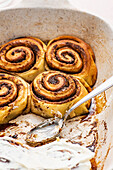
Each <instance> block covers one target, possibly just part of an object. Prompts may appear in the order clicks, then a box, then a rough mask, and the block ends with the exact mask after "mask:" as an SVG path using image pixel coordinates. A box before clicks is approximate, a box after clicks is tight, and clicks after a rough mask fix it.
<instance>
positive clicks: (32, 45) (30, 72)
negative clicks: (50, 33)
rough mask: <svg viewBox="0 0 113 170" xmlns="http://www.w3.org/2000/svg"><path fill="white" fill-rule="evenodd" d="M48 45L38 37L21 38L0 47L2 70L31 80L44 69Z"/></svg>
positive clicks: (0, 65) (0, 68)
mask: <svg viewBox="0 0 113 170" xmlns="http://www.w3.org/2000/svg"><path fill="white" fill-rule="evenodd" d="M45 51H46V45H45V44H44V43H43V42H42V41H41V40H40V39H37V38H33V37H28V38H27V37H26V38H19V39H15V40H12V41H9V42H8V43H6V44H4V45H3V46H2V47H1V49H0V72H6V73H11V74H14V75H15V74H16V75H18V76H20V77H22V78H23V79H25V80H26V81H28V82H31V81H32V80H33V79H34V78H35V77H36V76H37V75H38V74H39V73H41V72H43V71H44V60H45V59H44V57H45Z"/></svg>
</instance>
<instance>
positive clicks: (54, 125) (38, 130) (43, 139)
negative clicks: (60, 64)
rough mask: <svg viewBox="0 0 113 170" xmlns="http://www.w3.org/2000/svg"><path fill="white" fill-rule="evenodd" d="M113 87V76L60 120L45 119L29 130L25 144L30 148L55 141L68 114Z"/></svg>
mask: <svg viewBox="0 0 113 170" xmlns="http://www.w3.org/2000/svg"><path fill="white" fill-rule="evenodd" d="M112 86H113V76H112V77H110V78H109V79H108V80H106V81H105V82H104V83H102V84H101V85H100V86H98V87H97V88H96V89H94V90H93V91H91V92H90V93H89V94H88V95H86V96H85V97H84V98H82V99H81V100H80V101H78V102H77V103H76V104H74V105H73V106H72V107H71V108H70V109H69V110H68V111H67V112H66V113H65V114H64V116H63V117H62V118H51V119H47V120H45V121H44V122H42V123H40V124H39V125H37V126H36V127H35V128H33V129H31V130H30V131H29V132H28V133H27V137H26V142H27V144H29V145H31V146H38V145H42V144H44V143H47V142H49V141H52V140H54V139H56V137H58V136H59V133H60V131H61V129H62V127H63V125H64V122H65V121H66V119H67V117H68V116H69V114H70V113H71V112H72V111H73V110H74V109H75V108H77V107H78V106H80V105H81V104H83V103H84V102H86V101H88V100H90V99H91V98H93V97H95V96H96V95H98V94H100V93H102V92H104V91H105V90H107V89H108V88H110V87H112Z"/></svg>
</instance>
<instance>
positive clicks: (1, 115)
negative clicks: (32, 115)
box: [0, 73, 30, 124]
mask: <svg viewBox="0 0 113 170" xmlns="http://www.w3.org/2000/svg"><path fill="white" fill-rule="evenodd" d="M29 111H30V88H29V84H28V83H27V82H25V81H24V80H23V79H22V78H20V77H17V76H13V75H9V74H5V73H0V124H2V123H7V122H8V121H9V120H11V119H12V118H15V117H17V116H18V115H20V114H23V113H28V112H29Z"/></svg>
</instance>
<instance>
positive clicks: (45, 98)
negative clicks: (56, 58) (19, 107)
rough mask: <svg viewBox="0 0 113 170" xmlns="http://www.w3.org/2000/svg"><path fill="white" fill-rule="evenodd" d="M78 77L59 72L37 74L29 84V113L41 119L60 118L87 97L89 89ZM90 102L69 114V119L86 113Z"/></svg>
mask: <svg viewBox="0 0 113 170" xmlns="http://www.w3.org/2000/svg"><path fill="white" fill-rule="evenodd" d="M81 79H82V78H79V77H72V76H70V75H67V74H65V73H62V72H59V71H46V72H43V73H41V74H39V75H38V76H37V77H36V78H35V79H34V81H33V82H32V84H31V87H30V91H31V111H32V112H33V113H36V114H38V115H41V116H43V117H46V118H47V117H54V116H58V117H62V116H63V115H64V114H65V113H66V110H68V109H69V108H70V107H72V105H74V104H75V103H76V102H78V101H79V100H80V99H81V98H83V97H84V96H85V95H87V94H88V93H89V92H90V91H91V88H90V87H89V85H88V84H87V83H86V82H85V80H82V82H81ZM89 106H90V101H87V102H85V103H83V104H82V105H81V106H79V107H78V108H76V109H75V110H74V111H73V112H71V114H70V116H69V117H71V118H72V117H74V116H77V115H81V114H84V113H88V108H89Z"/></svg>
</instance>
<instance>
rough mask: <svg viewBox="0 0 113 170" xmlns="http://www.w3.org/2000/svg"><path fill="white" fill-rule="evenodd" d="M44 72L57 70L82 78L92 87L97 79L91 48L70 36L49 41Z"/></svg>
mask: <svg viewBox="0 0 113 170" xmlns="http://www.w3.org/2000/svg"><path fill="white" fill-rule="evenodd" d="M45 69H46V70H58V71H62V72H65V73H68V74H71V75H73V76H79V77H81V78H83V79H84V80H85V81H86V82H87V83H88V84H89V85H90V86H93V85H94V84H95V82H96V78H97V68H96V65H95V55H94V53H93V51H92V49H91V47H90V46H89V45H88V44H87V43H85V42H84V41H82V40H80V39H79V38H76V37H72V36H61V37H57V38H55V39H53V40H51V41H49V43H48V45H47V52H46V63H45Z"/></svg>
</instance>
